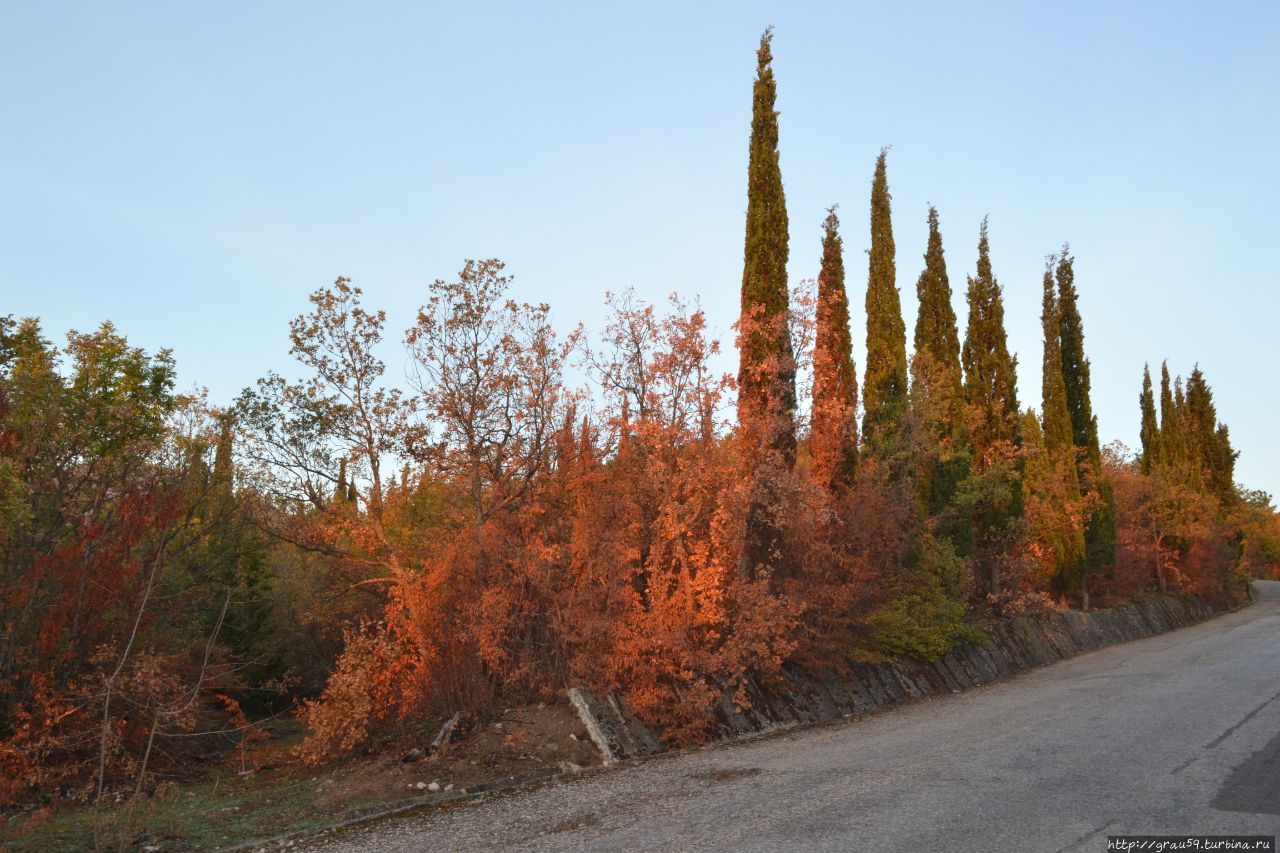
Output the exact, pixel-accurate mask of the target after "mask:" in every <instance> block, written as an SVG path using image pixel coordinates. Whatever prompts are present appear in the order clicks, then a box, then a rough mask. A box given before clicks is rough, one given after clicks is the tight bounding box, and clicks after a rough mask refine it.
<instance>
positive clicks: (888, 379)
mask: <svg viewBox="0 0 1280 853" xmlns="http://www.w3.org/2000/svg"><path fill="white" fill-rule="evenodd" d="M887 156H888V149H887V148H886V149H881V151H880V155H879V156H878V157H877V158H876V169H875V176H874V177H873V178H872V181H871V251H870V263H869V269H868V273H867V298H866V311H867V365H866V372H865V377H864V379H863V382H862V395H863V406H864V409H865V411H864V414H863V422H862V435H863V440H864V441H865V442H866V443H867V447H868V449H869V450H870V451H871V452H874V453H877V454H884V453H885V452H886V451H887V450H888V444H887V443H891V436H892V434H893V432H894V431H895V430H896V429H897V428H898V426H899V422H900V421H901V419H902V416H903V413H904V412H905V410H906V405H907V332H906V326H905V324H904V323H903V320H902V304H901V301H900V300H899V297H898V285H897V274H896V272H895V268H894V245H893V222H892V217H891V197H890V195H889V179H888V177H887V175H886V173H885V160H886V157H887Z"/></svg>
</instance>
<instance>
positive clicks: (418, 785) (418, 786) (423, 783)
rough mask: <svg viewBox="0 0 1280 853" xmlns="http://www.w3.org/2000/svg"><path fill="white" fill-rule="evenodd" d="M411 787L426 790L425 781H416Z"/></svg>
mask: <svg viewBox="0 0 1280 853" xmlns="http://www.w3.org/2000/svg"><path fill="white" fill-rule="evenodd" d="M413 787H415V788H417V789H418V790H419V791H425V790H427V783H426V782H418V783H417V784H416V785H414V786H413Z"/></svg>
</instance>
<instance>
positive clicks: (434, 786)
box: [427, 781, 440, 791]
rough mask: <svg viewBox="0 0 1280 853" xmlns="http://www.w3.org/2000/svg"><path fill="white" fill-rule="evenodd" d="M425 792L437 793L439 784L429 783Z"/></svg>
mask: <svg viewBox="0 0 1280 853" xmlns="http://www.w3.org/2000/svg"><path fill="white" fill-rule="evenodd" d="M427 790H428V791H439V790H440V783H439V782H435V781H432V783H431V784H430V785H428V786H427Z"/></svg>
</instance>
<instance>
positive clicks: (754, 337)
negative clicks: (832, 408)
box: [738, 29, 796, 576]
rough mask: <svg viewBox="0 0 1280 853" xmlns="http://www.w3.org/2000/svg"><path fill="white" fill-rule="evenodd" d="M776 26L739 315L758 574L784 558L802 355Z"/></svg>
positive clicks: (754, 133)
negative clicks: (790, 283)
mask: <svg viewBox="0 0 1280 853" xmlns="http://www.w3.org/2000/svg"><path fill="white" fill-rule="evenodd" d="M772 42H773V30H772V29H768V30H765V32H764V34H763V35H762V36H761V37H760V47H759V49H758V50H757V51H756V79H755V85H754V89H753V108H752V117H751V145H750V154H749V158H748V163H747V226H746V241H745V244H744V251H743V270H742V313H741V316H740V318H739V320H738V353H739V369H738V422H739V425H740V431H739V432H740V434H739V441H740V442H741V445H742V453H743V459H744V462H745V465H746V468H747V470H748V471H749V472H750V477H751V482H752V484H753V485H752V498H751V503H750V507H749V509H748V516H747V527H746V536H747V547H746V549H745V551H744V554H743V568H744V571H745V572H746V573H747V574H748V575H749V576H750V575H754V574H755V573H756V572H757V571H760V570H761V569H765V570H768V569H769V567H772V566H774V565H775V564H776V563H777V561H778V558H779V557H780V551H779V549H780V538H779V537H780V534H779V532H778V520H777V518H776V515H777V503H778V496H777V495H776V494H775V491H774V489H775V485H774V481H775V480H776V479H777V477H778V476H779V475H781V474H785V473H787V472H789V471H790V470H791V466H792V465H793V464H794V462H795V447H796V436H795V406H796V393H795V360H794V355H793V352H792V347H791V337H790V334H789V332H788V328H787V317H788V290H787V253H788V236H787V205H786V198H785V196H784V194H783V189H782V172H781V169H780V168H779V164H778V113H777V111H776V110H775V109H774V101H775V100H776V97H777V83H776V81H775V80H774V76H773V67H772V63H773V52H772Z"/></svg>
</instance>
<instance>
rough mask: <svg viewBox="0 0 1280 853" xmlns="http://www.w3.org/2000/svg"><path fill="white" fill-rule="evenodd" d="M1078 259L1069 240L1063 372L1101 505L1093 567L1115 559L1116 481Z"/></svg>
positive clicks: (1061, 287)
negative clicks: (1106, 446) (1105, 442)
mask: <svg viewBox="0 0 1280 853" xmlns="http://www.w3.org/2000/svg"><path fill="white" fill-rule="evenodd" d="M1074 265H1075V259H1074V258H1073V257H1072V256H1071V247H1070V246H1067V245H1065V244H1064V245H1063V247H1062V255H1061V257H1059V258H1058V269H1057V277H1058V306H1059V316H1060V317H1061V329H1062V331H1061V339H1062V374H1063V379H1064V380H1065V382H1066V388H1067V410H1068V411H1069V412H1070V413H1071V431H1072V441H1073V442H1074V444H1075V446H1076V447H1078V448H1081V449H1082V450H1084V452H1085V458H1084V459H1083V460H1082V462H1081V464H1082V466H1087V470H1082V471H1081V480H1082V481H1085V482H1090V483H1094V484H1096V487H1097V490H1098V496H1099V498H1100V499H1101V506H1100V507H1099V508H1098V510H1097V511H1095V512H1094V513H1093V515H1092V516H1090V518H1089V522H1088V525H1087V526H1086V527H1085V549H1086V552H1087V558H1088V563H1089V571H1091V572H1092V571H1097V570H1100V569H1102V568H1105V567H1107V566H1110V565H1111V564H1112V563H1114V562H1115V550H1116V514H1115V497H1114V495H1113V494H1112V490H1111V483H1110V482H1108V480H1107V479H1106V477H1105V476H1104V475H1103V472H1102V447H1101V445H1100V444H1099V443H1098V419H1097V418H1096V417H1094V414H1093V403H1092V402H1091V400H1090V398H1089V393H1090V381H1089V360H1088V359H1087V358H1085V354H1084V322H1083V321H1082V320H1081V319H1080V309H1079V306H1078V305H1077V299H1078V295H1077V293H1076V286H1075V268H1074ZM1082 593H1083V595H1084V605H1085V607H1086V608H1087V607H1088V600H1089V598H1088V589H1082Z"/></svg>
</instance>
